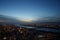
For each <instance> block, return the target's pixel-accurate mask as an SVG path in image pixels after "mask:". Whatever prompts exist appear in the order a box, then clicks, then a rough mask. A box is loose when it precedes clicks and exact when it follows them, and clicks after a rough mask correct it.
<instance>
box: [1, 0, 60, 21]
mask: <svg viewBox="0 0 60 40" xmlns="http://www.w3.org/2000/svg"><path fill="white" fill-rule="evenodd" d="M0 14H1V15H8V16H12V17H16V18H18V19H29V20H35V19H37V18H44V17H60V16H59V15H60V1H59V0H0Z"/></svg>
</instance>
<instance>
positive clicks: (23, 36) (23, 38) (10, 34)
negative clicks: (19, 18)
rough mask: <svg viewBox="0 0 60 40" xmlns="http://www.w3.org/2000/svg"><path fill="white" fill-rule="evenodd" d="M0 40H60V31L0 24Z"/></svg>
mask: <svg viewBox="0 0 60 40" xmlns="http://www.w3.org/2000/svg"><path fill="white" fill-rule="evenodd" d="M0 40H60V33H51V32H44V31H39V30H34V29H27V28H23V27H19V26H15V25H8V24H3V25H0Z"/></svg>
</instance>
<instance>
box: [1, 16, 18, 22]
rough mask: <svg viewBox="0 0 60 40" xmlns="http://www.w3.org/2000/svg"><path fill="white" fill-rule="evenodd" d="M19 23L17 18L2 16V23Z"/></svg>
mask: <svg viewBox="0 0 60 40" xmlns="http://www.w3.org/2000/svg"><path fill="white" fill-rule="evenodd" d="M2 22H3V23H19V21H18V20H17V19H16V18H13V17H10V16H5V15H0V23H2Z"/></svg>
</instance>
